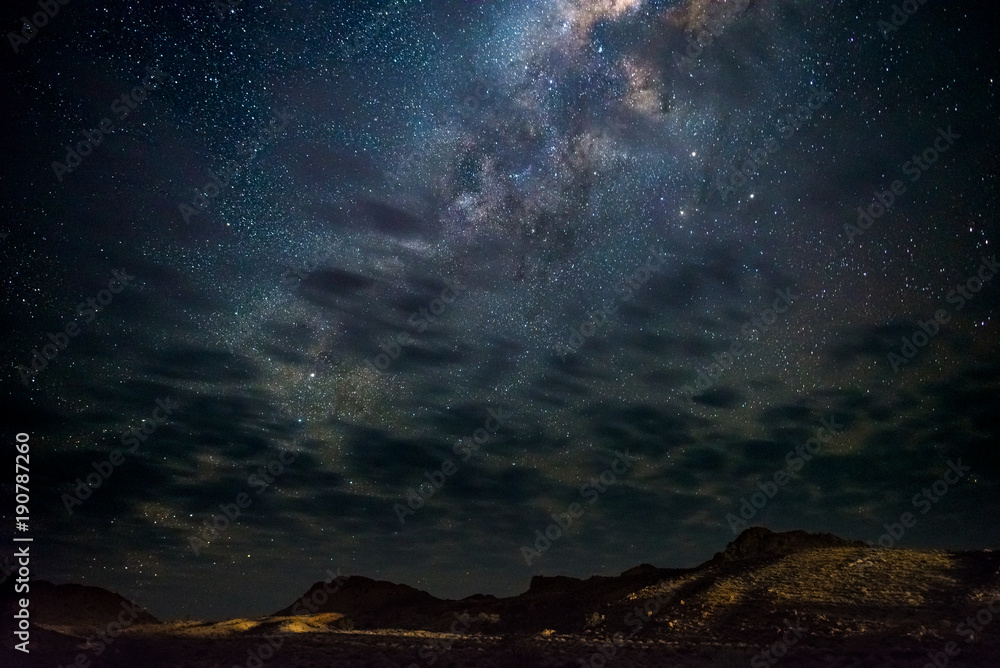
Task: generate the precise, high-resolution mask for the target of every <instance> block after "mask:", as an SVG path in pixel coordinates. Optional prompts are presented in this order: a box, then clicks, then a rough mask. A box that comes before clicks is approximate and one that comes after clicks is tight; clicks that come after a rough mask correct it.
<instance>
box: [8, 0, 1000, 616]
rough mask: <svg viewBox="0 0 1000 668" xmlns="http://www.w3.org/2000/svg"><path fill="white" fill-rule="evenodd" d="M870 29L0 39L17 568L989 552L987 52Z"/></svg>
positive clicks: (321, 566)
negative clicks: (23, 558)
mask: <svg viewBox="0 0 1000 668" xmlns="http://www.w3.org/2000/svg"><path fill="white" fill-rule="evenodd" d="M902 5H906V8H908V9H910V10H911V11H913V10H914V9H915V12H914V13H913V14H912V16H910V15H907V14H906V13H905V12H904V11H903V9H902V8H901V9H900V10H899V13H898V14H896V15H895V17H894V11H895V10H894V7H893V4H892V3H891V2H888V0H886V1H882V2H875V1H871V2H832V3H826V2H824V3H814V2H805V1H804V0H754V1H751V0H731V1H729V2H723V1H721V0H684V1H677V0H539V1H537V2H536V1H535V0H531V1H526V0H516V1H515V0H495V1H485V2H482V1H481V2H473V1H471V0H392V1H385V2H361V1H353V0H352V1H350V2H348V1H347V0H341V1H338V2H303V1H300V0H273V1H271V0H266V1H263V2H260V1H256V0H255V1H250V0H247V1H245V2H234V3H231V4H229V5H226V4H224V3H223V2H221V1H220V2H217V3H215V4H213V2H211V1H210V0H200V1H197V2H178V3H91V2H82V1H79V0H72V1H71V2H68V3H67V4H65V5H57V7H58V11H57V12H56V13H55V15H54V16H53V17H51V18H48V17H44V18H45V19H46V20H45V23H46V24H45V25H43V26H41V27H39V28H38V29H37V31H36V32H35V34H34V36H33V37H32V38H31V39H30V40H29V39H25V38H23V37H21V36H20V32H21V28H22V27H23V26H22V23H23V22H22V19H21V18H20V17H21V16H22V15H26V14H30V13H31V12H39V11H41V10H39V9H38V7H37V6H36V4H35V3H22V4H21V5H19V6H18V7H16V8H13V9H6V8H5V10H4V14H3V16H2V24H0V28H2V32H3V33H4V35H5V37H4V44H3V45H2V47H0V51H3V52H4V55H3V59H4V60H3V66H2V67H3V69H2V72H3V74H2V84H3V90H4V96H3V102H2V123H3V129H2V140H0V141H2V151H3V170H2V182H0V195H2V204H0V206H2V209H0V213H2V215H0V226H2V229H0V232H2V234H0V277H2V280H3V295H2V299H3V301H4V303H3V308H2V310H0V312H2V317H3V318H4V321H3V329H4V332H5V334H4V337H3V341H4V343H3V347H4V355H3V360H4V365H5V367H4V368H5V374H4V380H3V393H2V394H3V396H4V397H5V400H4V402H3V407H4V417H3V430H4V431H3V439H4V442H5V443H12V442H13V435H14V434H15V433H17V432H26V433H28V434H30V437H31V448H32V449H31V453H32V458H31V487H32V498H31V513H32V515H31V522H32V535H33V536H34V537H35V542H34V543H33V548H32V549H33V550H34V552H33V555H34V558H33V562H32V566H33V569H34V571H35V576H36V577H39V578H45V579H50V580H54V581H56V582H80V583H84V584H92V585H98V586H104V587H107V588H110V589H113V590H115V591H118V592H120V593H122V594H123V595H126V596H129V597H132V598H135V599H136V600H137V601H139V602H140V603H142V604H144V605H146V606H147V607H148V608H149V610H150V611H151V612H152V613H153V614H154V615H157V616H159V617H161V618H174V617H180V616H183V615H193V616H194V617H201V618H221V617H225V616H247V615H253V614H264V613H270V612H273V611H275V610H277V609H279V608H281V607H284V606H286V605H289V604H290V603H291V602H293V601H294V600H295V599H296V597H298V596H299V595H300V594H302V593H303V592H304V591H305V590H306V588H307V587H308V586H309V585H310V584H311V583H313V582H316V581H317V580H322V579H323V578H324V577H326V574H325V571H326V569H333V570H334V571H335V570H336V569H337V568H340V569H341V572H342V573H344V574H359V575H365V576H368V577H372V578H377V579H386V580H391V581H396V582H404V583H407V584H410V585H413V586H416V587H419V588H422V589H426V590H428V591H430V592H431V593H432V594H434V595H437V596H442V597H462V596H467V595H470V594H473V593H477V592H482V593H492V594H496V595H512V594H516V593H519V592H521V591H523V590H525V589H526V588H527V586H528V582H529V579H530V577H531V576H532V575H535V574H548V575H552V574H565V575H572V576H577V577H587V576H589V575H592V574H608V575H610V574H617V573H619V572H621V571H623V570H625V569H627V568H630V567H632V566H635V565H637V564H640V563H643V562H648V563H653V564H655V565H657V566H661V567H674V566H677V567H679V566H693V565H696V564H698V563H701V562H702V561H704V560H706V559H708V558H710V557H711V556H712V555H713V553H715V552H716V551H719V550H721V549H723V548H724V547H725V545H726V543H727V542H728V541H730V540H732V539H733V537H734V535H735V532H738V531H739V530H740V528H742V527H743V526H745V525H744V524H742V523H736V522H735V521H734V520H735V519H736V518H738V517H739V513H740V506H741V504H742V505H744V506H745V509H749V508H750V507H751V506H749V505H747V504H743V501H742V500H743V499H747V500H748V501H747V503H748V504H749V503H750V502H749V499H750V498H751V496H752V495H753V494H754V493H755V492H758V491H760V490H761V487H759V486H758V483H760V484H761V485H763V487H764V488H765V489H770V490H771V491H772V492H775V493H774V494H773V498H768V499H767V500H766V503H764V504H760V505H763V508H762V509H759V510H756V509H755V510H756V514H755V515H754V516H753V517H752V518H750V521H749V522H748V524H763V525H766V526H768V527H770V528H772V529H774V530H790V529H806V530H809V531H830V532H834V533H837V534H839V535H842V536H844V537H847V538H852V539H861V540H872V541H877V540H878V539H879V536H880V534H882V533H884V532H885V529H884V528H883V523H893V522H897V521H898V520H899V517H900V514H901V513H904V512H907V511H910V512H913V513H914V514H915V516H916V526H914V527H912V528H908V529H907V530H906V532H905V535H904V536H902V537H901V538H900V539H899V540H898V541H897V544H898V545H901V546H906V547H940V548H949V549H952V548H953V549H959V548H961V549H972V548H987V547H994V548H995V547H998V542H1000V520H998V518H1000V496H998V492H1000V486H998V475H1000V456H998V454H997V447H998V438H1000V418H998V414H1000V413H998V398H1000V357H998V355H997V342H998V340H1000V331H998V330H1000V322H998V319H997V315H996V309H997V307H998V305H1000V279H996V280H994V279H993V276H994V274H995V273H997V272H1000V267H997V265H996V260H995V257H996V256H995V255H994V253H995V252H996V251H997V250H1000V248H998V247H1000V235H998V234H997V230H996V217H997V213H998V200H997V174H998V167H1000V162H998V158H997V156H998V153H997V141H996V139H997V131H996V121H997V110H998V108H997V91H998V84H1000V72H997V68H998V63H1000V59H998V53H997V52H998V48H997V47H998V42H997V40H996V37H995V35H996V20H995V16H994V15H993V14H992V13H990V9H991V8H989V7H988V6H986V5H985V4H983V3H971V2H946V1H944V0H928V1H927V2H926V3H924V4H919V3H918V2H916V0H910V1H909V2H903V3H901V5H899V6H900V7H902ZM894 19H895V23H894V22H893V21H894ZM880 21H882V22H883V23H882V27H881V28H880V27H879V22H880ZM887 26H888V27H891V30H887V29H886V27H887ZM28 32H29V34H30V33H31V31H30V30H29V31H28ZM12 36H13V37H12ZM859 207H860V211H859ZM116 272H117V273H116ZM88 300H90V301H89V302H88ZM935 318H937V320H935ZM60 344H62V345H60ZM36 351H37V353H38V354H37V355H36ZM46 351H47V352H46ZM33 364H34V367H33V366H32V365H33ZM143 428H144V429H145V431H146V432H147V433H142V431H141V430H142V429H143ZM821 429H822V430H823V431H819V430H821ZM135 430H138V433H137V432H136V431H135ZM138 434H141V436H142V438H140V437H139V435H138ZM814 437H815V438H817V440H813V441H810V440H809V439H811V438H814ZM820 437H821V438H822V442H821V441H820V440H819V439H820ZM6 451H9V452H11V453H13V448H12V447H6ZM810 452H812V454H810ZM803 453H805V455H806V456H808V457H809V458H810V459H809V460H808V461H807V460H806V459H805V457H803V456H802V454H803ZM626 454H627V457H626V456H625V455H626ZM959 458H960V460H961V465H962V466H965V467H969V468H970V469H971V470H970V471H968V472H967V473H964V474H963V475H962V477H961V478H960V479H959V480H958V481H957V482H953V483H946V487H947V492H946V493H945V494H943V495H940V496H938V495H934V493H933V491H932V492H931V495H932V496H933V498H934V502H933V503H927V502H925V501H923V500H922V499H925V498H927V497H924V496H922V490H923V489H924V488H928V489H930V490H934V487H933V484H934V483H935V481H938V480H942V479H947V478H946V477H945V476H946V472H948V471H949V470H950V469H949V464H948V461H949V460H951V461H952V462H953V463H958V460H959ZM11 459H13V454H11ZM103 462H108V463H107V464H104V463H103ZM112 462H114V463H112ZM626 463H627V464H628V465H627V466H626ZM98 469H101V470H103V471H105V473H106V474H102V473H98V472H97V471H98ZM776 472H777V473H781V475H780V476H779V477H780V478H781V480H783V481H784V484H782V485H781V486H780V487H777V486H776V487H774V488H771V487H769V486H768V484H767V483H766V481H774V480H775V474H776ZM602 473H603V475H604V482H601V475H602ZM786 474H787V475H789V477H788V478H786V477H785V476H786ZM792 474H794V475H792ZM948 475H949V476H951V479H952V480H954V479H955V475H956V474H948ZM88 476H90V478H89V480H90V482H92V483H95V485H94V486H93V488H91V486H89V485H88V483H87V479H88ZM78 479H79V480H78ZM434 481H437V485H438V486H435V482H434ZM609 481H610V484H608V482H609ZM421 484H423V487H422V488H421V487H420V486H421ZM774 484H775V485H777V483H774ZM418 488H419V489H418ZM940 488H941V485H940V484H938V494H940ZM3 490H4V499H6V500H5V501H4V505H3V508H2V510H0V513H2V517H0V519H2V521H3V523H4V530H3V531H4V533H5V535H6V534H7V532H8V528H7V527H9V526H11V523H12V518H11V513H12V508H13V500H12V497H13V494H12V480H11V479H10V477H7V478H5V479H4V480H3ZM420 490H422V493H423V494H424V496H429V498H428V499H426V500H424V499H420V500H417V497H416V496H415V495H416V494H418V493H421V492H420ZM431 490H433V494H432V495H431V494H430V491H431ZM775 490H776V491H775ZM761 494H763V492H761ZM914 495H917V496H918V498H917V499H914V498H913V497H914ZM84 496H85V497H86V498H82V497H84ZM408 496H409V500H408ZM756 498H757V500H758V501H760V499H762V498H763V497H762V496H760V495H758V496H757V497H756ZM238 500H239V501H240V502H242V503H244V507H242V508H240V507H239V506H238V505H237V502H238ZM918 502H919V503H918ZM574 503H579V504H580V506H579V507H578V508H579V509H582V510H580V512H579V513H577V514H578V515H579V516H578V517H576V518H574V519H573V520H572V522H573V523H572V525H571V526H570V527H569V528H568V529H566V530H565V532H564V533H565V535H562V536H560V537H558V538H557V539H556V540H554V541H552V542H551V545H550V546H549V547H548V549H546V550H544V551H543V550H539V551H538V553H537V554H534V555H531V553H530V550H534V549H536V547H538V546H541V547H544V543H542V542H541V541H538V543H537V545H536V540H538V535H537V534H536V533H535V532H536V530H537V531H540V532H542V533H544V532H545V531H546V529H547V527H549V525H552V524H553V523H554V520H553V519H552V518H551V516H550V515H551V514H552V513H567V512H569V511H568V509H569V508H570V507H571V504H574ZM225 507H228V508H230V509H232V508H236V509H238V510H239V512H240V514H239V516H238V517H236V518H235V519H233V520H231V521H230V520H228V519H226V520H224V521H223V520H222V519H216V520H215V522H216V525H217V526H222V525H223V524H225V523H228V524H229V526H228V527H225V528H224V529H223V530H221V531H217V532H214V533H213V532H211V531H209V530H208V529H206V523H208V524H211V523H212V522H213V518H214V517H215V516H216V515H218V516H219V518H222V517H224V515H222V513H223V512H224V511H223V510H222V508H225ZM924 507H927V508H928V510H927V511H925V512H923V513H922V512H921V510H923V508H924ZM574 508H577V507H575V506H574ZM746 514H749V512H748V510H747V511H746ZM560 531H561V530H560ZM550 534H551V535H555V534H556V532H555V530H551V529H550ZM522 546H526V550H527V551H526V550H522ZM528 548H530V550H528ZM5 549H6V548H5ZM5 554H7V552H5ZM526 554H529V557H526V556H525V555H526ZM528 561H531V563H530V564H529V563H528Z"/></svg>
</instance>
